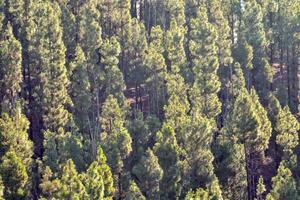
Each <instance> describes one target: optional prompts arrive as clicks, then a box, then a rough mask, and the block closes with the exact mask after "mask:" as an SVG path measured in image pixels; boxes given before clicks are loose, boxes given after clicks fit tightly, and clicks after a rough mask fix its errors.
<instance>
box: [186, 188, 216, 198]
mask: <svg viewBox="0 0 300 200" xmlns="http://www.w3.org/2000/svg"><path fill="white" fill-rule="evenodd" d="M193 199H201V200H209V199H211V197H210V196H209V193H208V192H207V191H206V190H204V189H202V188H199V189H197V190H196V191H195V192H193V191H190V192H188V194H187V195H186V196H185V200H193Z"/></svg>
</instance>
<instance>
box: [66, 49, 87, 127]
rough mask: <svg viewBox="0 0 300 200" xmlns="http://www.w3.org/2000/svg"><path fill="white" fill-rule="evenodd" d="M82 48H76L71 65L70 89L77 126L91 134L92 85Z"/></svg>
mask: <svg viewBox="0 0 300 200" xmlns="http://www.w3.org/2000/svg"><path fill="white" fill-rule="evenodd" d="M87 65H88V64H87V60H86V58H85V55H84V52H83V50H82V48H81V47H80V46H79V45H78V46H77V47H76V52H75V57H74V59H72V60H71V63H70V64H69V73H70V88H69V93H70V96H71V98H72V101H73V104H74V106H73V115H74V120H75V123H76V125H77V126H78V127H79V130H80V131H82V132H83V133H90V132H91V130H90V129H91V120H90V116H89V114H90V109H91V106H92V105H91V104H92V94H91V84H90V82H89V76H88V68H87V67H88V66H87Z"/></svg>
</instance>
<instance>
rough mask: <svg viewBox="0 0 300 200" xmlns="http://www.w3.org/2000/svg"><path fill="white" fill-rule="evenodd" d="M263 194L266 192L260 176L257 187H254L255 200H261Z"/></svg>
mask: <svg viewBox="0 0 300 200" xmlns="http://www.w3.org/2000/svg"><path fill="white" fill-rule="evenodd" d="M264 192H266V187H265V183H264V178H263V177H262V176H260V177H259V179H258V184H257V187H256V195H257V200H260V199H263V193H264Z"/></svg>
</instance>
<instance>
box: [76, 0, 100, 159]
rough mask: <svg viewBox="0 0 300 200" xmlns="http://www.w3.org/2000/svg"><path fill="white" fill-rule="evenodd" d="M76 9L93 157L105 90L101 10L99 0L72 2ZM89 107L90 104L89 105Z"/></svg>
mask: <svg viewBox="0 0 300 200" xmlns="http://www.w3.org/2000/svg"><path fill="white" fill-rule="evenodd" d="M70 4H72V7H73V9H74V11H73V12H75V13H77V15H78V19H77V21H78V44H79V45H80V47H81V48H82V50H83V52H84V55H85V59H86V61H87V63H86V64H87V67H86V68H87V71H88V78H89V81H90V93H91V96H92V97H91V100H92V103H91V113H90V120H89V121H90V122H89V123H90V128H89V129H90V130H89V131H88V133H89V135H90V140H91V141H90V144H91V146H92V148H91V149H92V150H91V152H92V157H95V156H96V154H97V141H99V136H98V135H99V132H100V124H99V118H100V111H101V101H100V93H101V91H102V90H103V80H104V73H103V71H102V68H101V67H99V63H100V55H99V49H100V46H101V44H102V38H101V31H102V30H101V25H100V12H99V10H98V9H97V1H88V2H82V1H77V2H76V3H74V2H72V1H71V2H70ZM87 107H88V106H87Z"/></svg>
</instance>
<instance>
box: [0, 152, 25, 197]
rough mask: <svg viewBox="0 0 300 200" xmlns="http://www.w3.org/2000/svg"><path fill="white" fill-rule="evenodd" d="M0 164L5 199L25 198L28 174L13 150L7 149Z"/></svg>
mask: <svg viewBox="0 0 300 200" xmlns="http://www.w3.org/2000/svg"><path fill="white" fill-rule="evenodd" d="M1 160H2V162H1V164H0V173H1V176H2V180H3V183H4V198H5V199H25V198H26V197H29V192H28V189H29V174H28V173H27V170H26V166H25V165H24V164H23V162H22V159H21V158H20V157H19V156H18V155H17V154H16V152H15V151H8V152H7V153H6V154H5V155H4V156H3V157H2V159H1Z"/></svg>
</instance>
